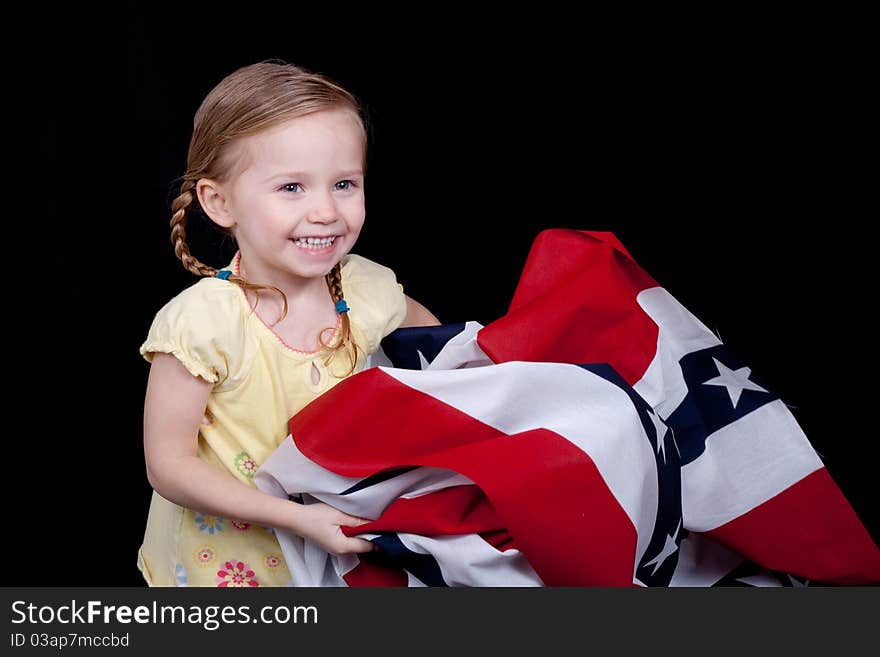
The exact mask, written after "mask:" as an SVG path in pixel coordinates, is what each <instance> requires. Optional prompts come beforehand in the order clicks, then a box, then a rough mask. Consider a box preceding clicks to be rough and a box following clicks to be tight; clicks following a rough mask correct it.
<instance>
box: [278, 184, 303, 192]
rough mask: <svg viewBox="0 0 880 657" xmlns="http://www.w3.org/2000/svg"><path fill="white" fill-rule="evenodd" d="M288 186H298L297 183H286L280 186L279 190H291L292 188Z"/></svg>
mask: <svg viewBox="0 0 880 657" xmlns="http://www.w3.org/2000/svg"><path fill="white" fill-rule="evenodd" d="M290 187H299V183H288V184H286V185H284V186H283V187H282V188H281V191H282V192H291V191H293V190H292V189H289V188H290Z"/></svg>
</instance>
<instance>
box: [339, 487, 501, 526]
mask: <svg viewBox="0 0 880 657" xmlns="http://www.w3.org/2000/svg"><path fill="white" fill-rule="evenodd" d="M503 527H504V523H503V522H502V521H501V519H500V518H499V517H498V515H497V514H496V513H495V511H494V510H493V509H492V505H491V504H490V503H489V500H488V499H486V496H485V494H484V493H483V491H481V490H480V489H479V487H477V486H471V485H464V486H451V487H449V488H444V489H442V490H438V491H433V492H431V493H426V494H424V495H419V496H418V497H413V498H411V499H404V498H398V499H396V500H395V501H394V502H393V503H392V504H391V505H390V506H389V507H388V508H387V509H385V511H383V512H382V516H381V517H380V518H377V519H376V520H374V521H373V522H370V523H367V524H366V525H358V526H357V527H342V528H341V529H342V533H343V534H345V535H346V536H356V535H358V534H371V533H375V532H387V531H395V532H404V533H406V534H421V535H422V536H448V535H457V534H479V533H480V532H488V531H494V530H497V529H501V528H503Z"/></svg>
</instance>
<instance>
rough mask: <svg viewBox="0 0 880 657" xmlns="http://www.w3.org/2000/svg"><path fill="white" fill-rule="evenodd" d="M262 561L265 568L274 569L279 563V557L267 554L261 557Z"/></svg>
mask: <svg viewBox="0 0 880 657" xmlns="http://www.w3.org/2000/svg"><path fill="white" fill-rule="evenodd" d="M263 563H265V564H266V568H269V569H272V570H274V569H275V568H278V566H280V565H281V557H279V556H277V555H274V554H267V555H266V558H265V559H263Z"/></svg>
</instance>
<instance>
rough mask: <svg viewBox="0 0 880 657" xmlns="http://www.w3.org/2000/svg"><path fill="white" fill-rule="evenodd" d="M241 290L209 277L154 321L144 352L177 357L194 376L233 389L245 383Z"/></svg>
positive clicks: (150, 356) (147, 356) (148, 355)
mask: <svg viewBox="0 0 880 657" xmlns="http://www.w3.org/2000/svg"><path fill="white" fill-rule="evenodd" d="M235 294H240V291H239V290H238V289H237V288H235V287H234V284H230V283H229V282H228V281H223V280H221V279H212V278H205V279H202V280H200V281H199V282H198V283H195V284H194V285H191V286H190V287H188V288H186V289H185V290H183V291H182V292H181V293H180V294H178V295H177V296H176V297H174V298H172V299H171V300H170V301H169V302H168V303H166V304H165V305H164V306H163V307H162V308H161V309H160V310H159V312H157V313H156V316H155V317H154V319H153V322H152V325H151V326H150V329H149V332H148V333H147V339H146V340H145V341H144V343H143V344H142V345H141V347H140V354H141V355H142V356H143V357H144V358H145V359H146V360H147V361H148V362H152V361H153V354H154V353H156V352H163V353H168V354H173V355H174V356H175V357H176V358H177V359H178V360H179V361H180V362H181V363H182V364H183V366H184V367H186V369H187V370H188V371H189V372H190V374H192V375H193V376H199V377H201V378H203V379H204V380H205V381H208V382H210V383H213V384H215V385H214V387H215V388H217V387H218V386H223V387H225V388H228V387H231V385H233V384H234V383H236V382H237V381H238V380H240V379H241V376H242V369H243V360H244V352H245V351H246V344H245V333H244V323H243V319H242V313H241V303H240V301H239V300H238V299H237V298H236V297H235V296H234V295H235Z"/></svg>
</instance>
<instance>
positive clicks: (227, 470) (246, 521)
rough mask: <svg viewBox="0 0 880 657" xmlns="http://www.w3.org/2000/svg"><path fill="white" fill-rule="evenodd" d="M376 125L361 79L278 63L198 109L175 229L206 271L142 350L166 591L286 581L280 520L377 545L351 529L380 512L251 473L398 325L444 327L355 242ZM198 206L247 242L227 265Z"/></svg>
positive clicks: (147, 555) (229, 81)
mask: <svg viewBox="0 0 880 657" xmlns="http://www.w3.org/2000/svg"><path fill="white" fill-rule="evenodd" d="M366 135H367V133H366V130H365V126H364V122H363V121H362V119H361V110H360V105H359V103H358V102H357V100H356V98H355V97H354V96H353V95H352V94H351V93H350V92H348V91H346V90H344V89H343V88H341V87H340V86H339V85H338V84H336V83H335V82H333V81H332V80H330V79H328V78H327V77H325V76H323V75H320V74H315V73H312V72H310V71H307V70H305V69H303V68H302V67H298V66H294V65H292V64H288V63H286V62H281V61H277V60H270V61H264V62H260V63H258V64H254V65H251V66H246V67H244V68H241V69H239V70H237V71H235V72H233V73H232V74H230V75H229V76H227V77H226V78H225V79H223V80H222V81H221V82H220V83H219V84H218V85H217V86H216V87H215V88H214V89H213V90H212V91H211V92H210V93H209V94H208V96H207V97H206V98H205V99H204V101H203V102H202V105H201V107H200V108H199V110H198V112H197V113H196V116H195V125H194V128H193V134H192V141H191V143H190V147H189V154H188V159H187V170H186V173H185V174H184V176H183V183H182V185H181V189H180V195H179V196H178V197H177V198H176V199H175V200H174V201H173V203H172V218H171V240H172V243H173V244H174V252H175V254H176V255H177V257H178V258H180V260H181V262H182V263H183V266H184V267H185V268H186V269H187V270H189V271H191V272H192V273H194V274H196V275H197V276H201V277H203V278H202V279H201V280H199V281H198V282H196V283H195V284H193V285H191V286H190V287H188V288H186V289H184V290H183V291H182V292H181V293H180V294H178V295H177V296H176V297H174V298H173V299H171V300H170V301H169V302H168V303H167V304H166V305H165V306H164V307H163V308H162V309H161V310H159V312H158V313H157V314H156V317H155V319H154V320H153V322H152V326H151V327H150V330H149V334H148V336H147V339H146V341H145V342H144V343H143V345H142V346H141V347H140V353H141V354H142V355H143V356H144V358H146V359H147V360H148V361H149V362H151V367H150V374H149V379H148V383H147V391H146V399H145V406H144V452H145V458H146V466H147V476H148V479H149V481H150V484H151V485H152V487H153V489H154V493H153V498H152V502H151V505H150V511H149V517H148V519H147V527H146V533H145V536H144V541H143V545H142V547H141V549H140V551H139V554H138V568H139V569H140V570H141V572H142V573H143V576H144V578H145V579H146V581H147V583H148V584H149V585H151V586H170V585H188V586H224V587H225V586H283V585H285V584H287V583H288V582H289V581H290V574H289V572H288V571H287V567H286V565H285V563H284V559H283V556H282V553H281V549H280V547H279V545H278V542H277V541H276V539H275V536H274V533H273V528H285V529H287V530H290V531H293V532H296V533H298V534H301V535H303V536H306V537H308V538H310V539H311V540H313V541H315V542H316V543H318V544H319V545H321V546H322V547H323V548H324V549H326V550H327V551H328V552H332V553H335V554H347V553H356V552H365V551H369V550H371V549H372V544H371V543H370V542H368V541H365V540H362V539H358V538H348V537H346V536H345V535H344V534H343V533H342V531H341V530H340V526H357V525H359V524H363V523H364V522H366V520H365V519H362V518H356V517H353V516H350V515H347V514H345V513H343V512H341V511H338V510H337V509H334V508H332V507H330V506H327V505H325V504H312V505H308V506H303V505H301V504H298V503H296V502H294V501H286V500H282V499H279V498H275V497H271V496H269V495H266V494H264V493H262V492H260V491H259V490H257V488H256V487H255V486H254V484H253V476H254V472H255V471H256V470H257V468H259V467H260V463H262V462H263V460H264V459H266V458H267V457H268V456H269V454H271V453H272V452H273V450H275V448H276V447H277V446H278V445H279V444H280V443H281V442H282V441H283V440H284V438H285V437H286V436H287V435H288V429H287V422H288V420H289V419H290V417H291V416H293V415H295V414H296V413H297V412H298V411H299V410H300V409H302V408H303V407H304V406H305V405H306V404H308V403H309V402H310V401H312V400H313V399H314V398H315V397H317V396H318V395H320V394H321V393H323V392H324V391H326V390H328V389H329V388H331V387H332V386H334V385H336V384H337V383H339V381H341V380H342V379H343V378H345V377H347V376H351V375H353V374H355V373H357V372H359V371H361V370H363V369H364V367H365V366H366V359H367V356H368V355H369V354H370V353H372V352H374V351H376V349H377V348H378V346H379V341H380V340H381V339H382V338H383V337H384V336H386V335H387V334H389V333H390V332H391V331H393V330H394V329H396V328H398V327H401V326H414V325H434V324H439V321H438V320H437V318H436V317H435V316H434V315H433V314H431V313H430V312H429V311H428V310H427V309H426V308H425V307H424V306H422V305H421V304H419V303H417V302H415V301H413V300H412V299H410V298H409V297H408V296H406V295H405V294H404V293H403V286H402V285H401V284H400V283H398V282H397V279H396V277H395V274H394V272H393V271H392V270H391V269H389V268H387V267H385V266H382V265H380V264H378V263H376V262H373V261H371V260H368V259H367V258H365V257H363V256H358V255H355V254H353V253H350V251H351V249H352V247H353V246H354V244H355V242H356V240H357V238H358V234H359V233H360V230H361V227H362V225H363V222H364V216H365V206H364V175H365V170H366V155H367V154H366V148H367V137H366ZM199 207H200V208H201V210H203V211H204V214H206V215H207V217H208V218H210V220H211V221H213V222H214V223H215V224H217V225H218V226H219V227H220V229H221V230H222V231H223V232H224V233H227V234H229V235H230V236H231V237H232V238H233V239H234V240H235V242H236V245H237V247H238V250H237V252H236V253H235V256H234V257H233V259H232V261H231V262H230V263H229V264H228V265H227V266H226V267H224V268H223V269H222V270H217V269H215V268H213V267H210V266H208V265H205V264H203V263H202V262H200V261H199V260H197V259H196V258H195V257H194V256H193V255H192V254H191V253H190V250H189V246H188V245H187V242H186V225H187V221H188V220H189V219H190V217H191V216H192V215H194V214H195V211H196V210H197V209H199ZM261 292H262V294H261Z"/></svg>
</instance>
